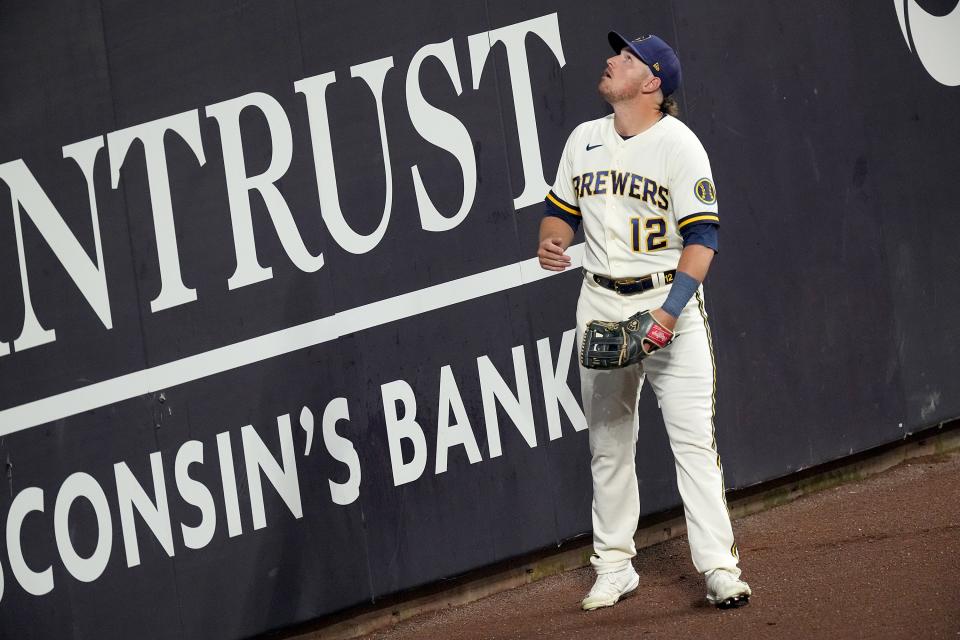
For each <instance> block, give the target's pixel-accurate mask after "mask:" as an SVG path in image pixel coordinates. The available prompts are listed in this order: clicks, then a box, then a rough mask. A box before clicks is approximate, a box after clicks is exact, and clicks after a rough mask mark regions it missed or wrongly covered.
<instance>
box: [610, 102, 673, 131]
mask: <svg viewBox="0 0 960 640" xmlns="http://www.w3.org/2000/svg"><path fill="white" fill-rule="evenodd" d="M661 118H663V114H662V113H661V112H660V110H659V109H654V108H651V107H650V106H648V105H636V104H622V103H621V104H615V105H613V127H614V129H616V130H617V133H619V134H620V135H621V136H625V137H629V136H635V135H637V134H638V133H643V132H644V131H646V130H647V129H649V128H650V127H652V126H653V125H655V124H657V123H658V122H660V119H661Z"/></svg>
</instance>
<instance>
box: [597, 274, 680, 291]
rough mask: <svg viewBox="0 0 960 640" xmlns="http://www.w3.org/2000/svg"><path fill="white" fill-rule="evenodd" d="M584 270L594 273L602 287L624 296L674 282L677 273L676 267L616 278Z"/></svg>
mask: <svg viewBox="0 0 960 640" xmlns="http://www.w3.org/2000/svg"><path fill="white" fill-rule="evenodd" d="M584 272H585V273H587V274H588V275H592V276H593V280H594V282H596V283H597V284H598V285H600V286H601V287H603V288H605V289H610V290H611V291H616V292H617V293H619V294H620V295H623V296H629V295H633V294H637V293H643V292H644V291H650V290H651V289H656V288H657V287H662V286H664V285H668V284H671V283H672V282H673V277H674V276H675V275H676V274H677V270H676V269H670V270H669V271H664V272H662V273H652V274H650V275H647V276H640V277H639V278H616V279H614V278H607V277H606V276H601V275H597V274H595V273H593V274H591V273H590V272H589V271H586V269H584ZM656 276H662V278H656Z"/></svg>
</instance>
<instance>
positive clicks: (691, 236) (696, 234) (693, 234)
mask: <svg viewBox="0 0 960 640" xmlns="http://www.w3.org/2000/svg"><path fill="white" fill-rule="evenodd" d="M680 235H681V236H683V246H687V245H688V244H702V245H703V246H705V247H708V248H710V249H713V251H714V253H719V252H720V226H719V225H717V224H716V223H715V222H695V223H694V224H690V225H687V226H685V227H684V228H683V229H680Z"/></svg>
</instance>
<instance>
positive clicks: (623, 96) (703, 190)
mask: <svg viewBox="0 0 960 640" xmlns="http://www.w3.org/2000/svg"><path fill="white" fill-rule="evenodd" d="M608 39H609V42H610V44H611V46H612V47H613V50H614V52H615V54H614V55H613V56H611V57H610V58H609V59H608V60H607V65H606V68H605V69H604V70H603V75H602V76H601V78H600V84H599V86H598V90H599V92H600V95H601V96H602V97H603V98H604V99H605V100H606V101H607V102H608V103H609V104H610V105H611V106H612V107H613V114H611V115H609V116H607V117H604V118H600V119H598V120H592V121H589V122H585V123H583V124H581V125H579V126H578V127H577V128H576V129H574V131H573V133H571V134H570V138H569V139H568V140H567V144H566V147H565V148H564V151H563V157H562V158H561V160H560V166H559V169H558V171H557V179H556V183H555V184H554V187H553V189H552V190H551V191H550V192H549V193H548V194H547V198H546V212H545V215H544V217H543V220H542V222H541V226H540V246H539V250H538V253H537V255H538V258H539V261H540V265H541V266H542V267H543V268H544V269H549V270H552V271H562V270H564V269H566V268H567V267H568V266H570V258H569V256H567V255H566V254H565V253H564V252H565V250H566V248H567V247H568V246H569V245H570V243H571V242H572V240H573V237H574V233H575V232H576V230H577V229H578V228H579V226H580V225H581V224H583V228H584V237H585V240H586V242H585V251H584V258H583V265H584V272H585V273H584V278H583V283H582V285H581V289H580V298H579V301H578V303H577V331H578V344H581V368H580V374H581V375H580V378H581V392H582V397H583V405H584V412H585V414H586V416H587V423H588V425H589V441H590V452H591V456H592V459H591V473H592V476H593V545H594V553H593V555H592V557H591V563H592V564H593V567H594V569H595V570H596V573H597V580H596V583H595V584H594V585H593V588H592V589H591V590H590V592H589V593H588V594H587V596H586V597H585V598H584V599H583V602H582V607H583V609H585V610H591V609H596V608H598V607H607V606H610V605H613V604H615V603H616V602H617V600H619V599H620V597H622V596H623V595H625V594H627V593H629V592H631V591H633V590H634V589H636V588H637V584H638V583H639V576H638V575H637V572H636V571H635V570H634V568H633V564H632V558H633V556H635V555H636V547H635V545H634V540H633V536H634V534H635V532H636V528H637V522H638V519H639V516H640V498H639V490H638V486H637V475H636V471H635V467H634V464H635V457H636V441H637V434H638V429H639V423H638V418H637V403H638V397H639V393H640V389H641V387H642V385H643V382H644V380H645V379H647V380H649V381H650V384H651V385H652V386H653V390H654V392H655V393H656V395H657V399H658V401H659V403H660V407H661V409H662V411H663V420H664V423H665V425H666V429H667V435H668V437H669V439H670V447H671V449H672V451H673V455H674V460H675V463H676V471H677V484H678V487H679V490H680V496H681V498H682V499H683V506H684V513H685V515H686V522H687V532H688V535H689V540H690V550H691V554H692V556H693V563H694V566H695V567H696V568H697V571H699V572H700V573H703V574H704V575H705V578H706V587H707V600H708V601H709V602H711V603H713V604H715V605H717V606H719V607H724V608H725V607H734V606H740V605H742V604H746V603H747V601H748V600H749V597H750V594H751V592H750V587H749V586H748V585H747V583H746V582H744V581H742V580H740V570H739V568H738V566H737V565H738V561H739V554H738V551H737V546H736V544H735V543H734V539H733V530H732V528H731V526H730V516H729V512H728V511H727V506H726V499H725V497H724V486H723V470H722V468H721V466H720V457H719V455H718V453H717V448H716V440H715V438H714V428H713V415H714V400H715V392H716V385H715V370H714V360H713V351H712V346H711V337H710V326H709V324H708V323H707V313H706V309H705V304H704V293H703V286H702V285H701V283H702V281H703V279H704V278H705V277H706V275H707V270H708V269H709V267H710V262H711V260H712V259H713V256H714V253H715V252H716V251H717V248H718V228H719V223H720V218H719V214H718V209H717V192H716V189H715V188H714V184H713V178H712V175H711V172H710V163H709V160H708V158H707V154H706V151H704V148H703V145H701V143H700V141H699V140H698V139H697V137H696V135H694V133H693V132H692V131H690V129H688V128H687V127H686V126H685V125H684V124H683V123H682V122H681V121H680V120H678V119H677V118H676V115H677V109H676V103H675V102H674V101H673V99H672V98H671V94H673V92H674V91H676V89H677V87H678V86H679V84H680V77H681V76H680V62H679V60H678V59H677V56H676V54H675V53H674V51H673V49H671V48H670V46H669V45H668V44H667V43H666V42H664V41H663V40H662V39H660V38H658V37H657V36H653V35H649V36H642V37H639V38H636V39H635V40H627V39H626V38H624V37H623V36H621V35H619V34H618V33H616V32H611V33H610V34H609V36H608Z"/></svg>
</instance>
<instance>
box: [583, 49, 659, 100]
mask: <svg viewBox="0 0 960 640" xmlns="http://www.w3.org/2000/svg"><path fill="white" fill-rule="evenodd" d="M652 77H654V76H653V72H652V71H650V67H648V66H647V65H646V64H644V62H643V61H642V60H640V58H638V57H637V56H635V55H634V54H633V52H631V51H630V49H628V48H627V47H624V48H623V49H621V50H620V53H618V54H616V55H613V56H611V57H609V58H607V66H606V68H605V69H604V70H603V74H602V75H601V76H600V84H599V85H598V86H597V90H598V91H599V92H600V95H601V96H602V97H603V99H604V100H606V101H607V102H609V103H611V104H613V103H614V102H621V101H626V100H631V99H633V98H635V97H637V96H638V95H640V93H641V92H642V91H643V86H644V83H646V82H647V81H649V80H650V79H651V78H652Z"/></svg>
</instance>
